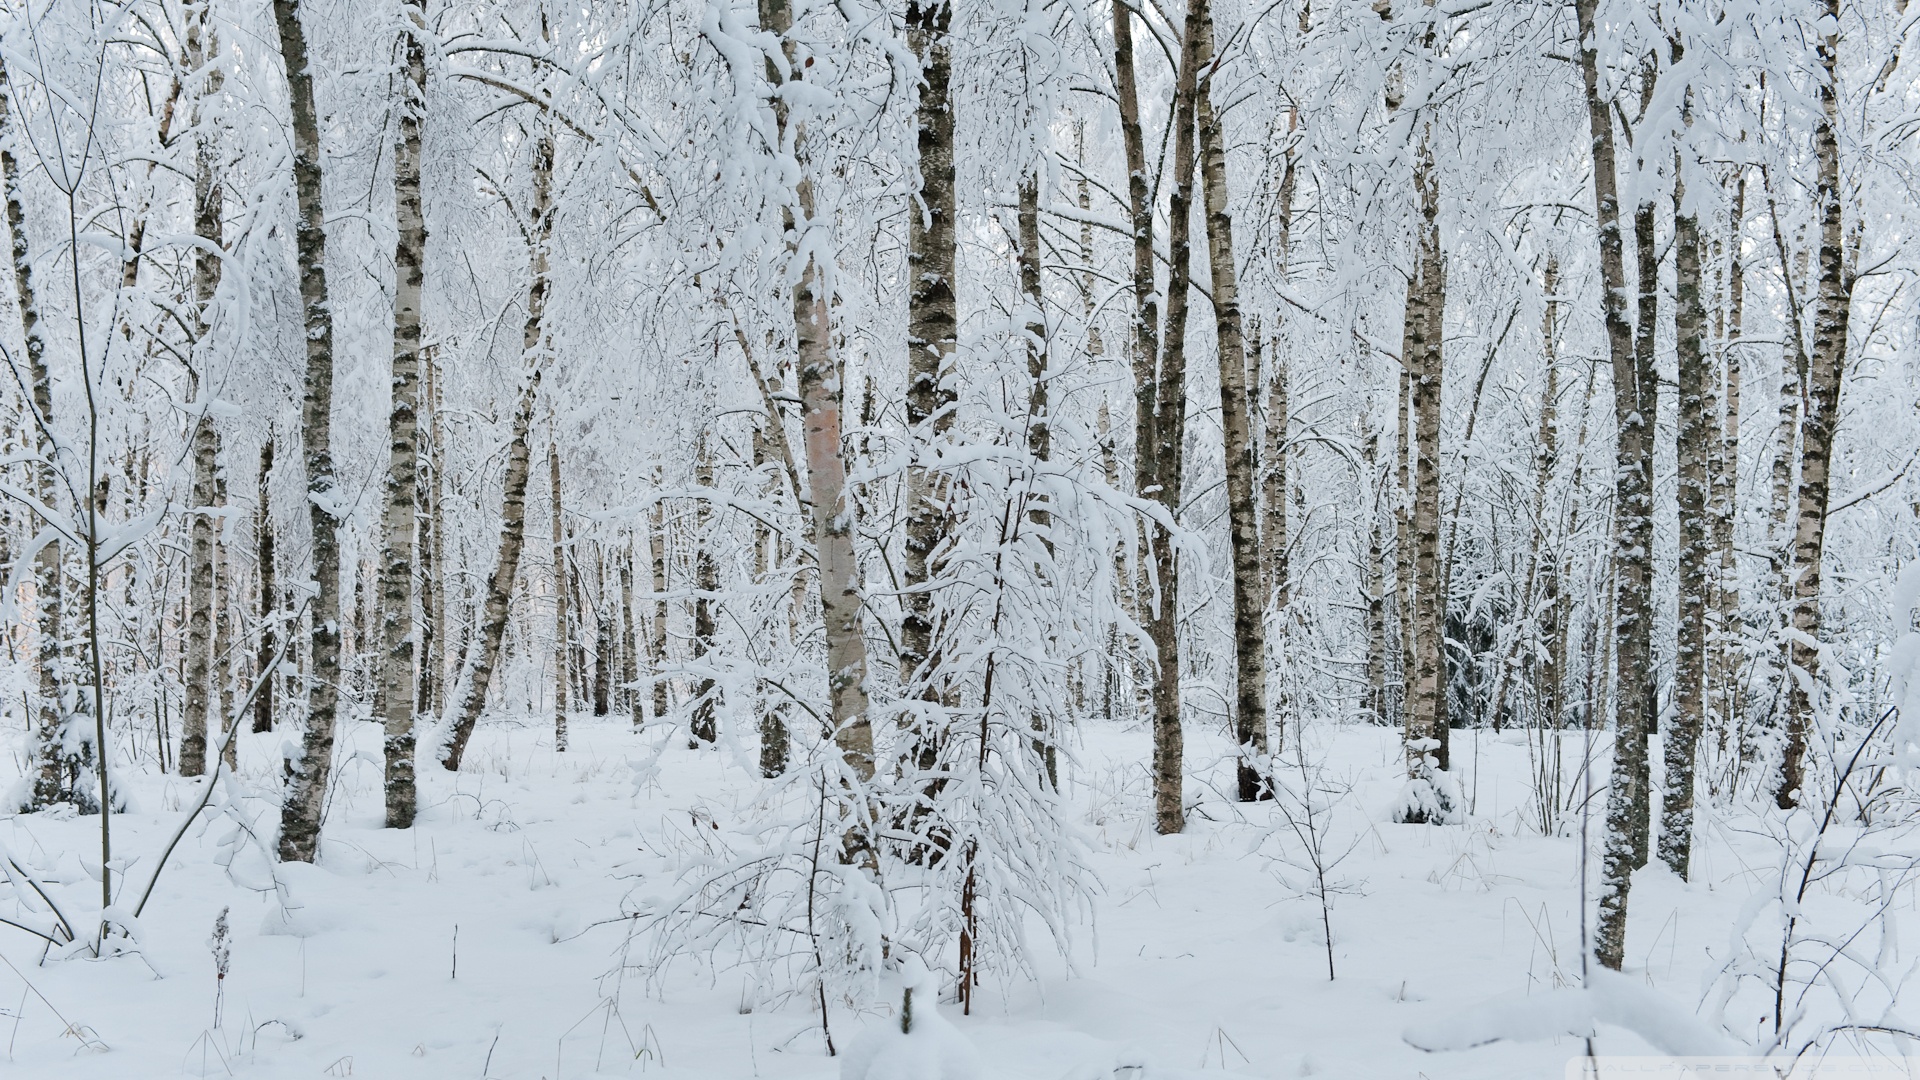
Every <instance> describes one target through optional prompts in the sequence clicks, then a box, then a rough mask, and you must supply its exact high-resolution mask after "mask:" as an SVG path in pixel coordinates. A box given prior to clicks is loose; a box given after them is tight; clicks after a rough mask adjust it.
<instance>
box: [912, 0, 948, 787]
mask: <svg viewBox="0 0 1920 1080" xmlns="http://www.w3.org/2000/svg"><path fill="white" fill-rule="evenodd" d="M952 22H953V5H952V4H951V3H950V2H949V0H908V3H907V8H906V28H907V44H908V46H909V47H910V48H912V50H913V54H914V57H915V58H916V59H918V60H919V62H920V77H921V80H922V84H921V87H920V98H919V102H918V104H917V105H916V106H915V109H914V132H915V135H916V139H917V159H916V161H917V167H918V169H919V173H920V189H919V192H918V193H917V194H918V197H917V199H916V201H915V203H914V204H913V205H912V206H911V207H910V208H909V211H908V214H907V218H908V229H907V267H908V273H909V275H910V278H911V281H910V284H909V288H908V293H907V394H906V406H907V433H908V434H907V438H908V440H909V444H910V445H911V447H912V453H913V460H912V462H911V464H910V465H909V467H908V473H907V499H908V505H907V536H906V544H905V548H904V551H903V553H902V564H903V565H902V570H901V575H900V587H901V590H902V596H901V607H902V609H903V615H902V618H901V622H900V681H901V687H902V694H903V696H905V697H908V698H919V699H921V700H923V701H925V702H928V703H934V702H938V701H940V700H941V696H942V695H941V687H940V686H939V685H938V675H937V674H936V672H935V667H936V666H937V657H936V648H937V646H936V644H935V642H934V621H933V594H932V592H931V591H930V588H931V585H932V580H933V573H934V567H933V566H932V560H933V558H934V553H935V551H936V550H937V549H938V548H939V546H940V543H941V540H942V534H943V533H944V531H945V530H944V528H943V523H944V518H945V513H944V511H943V510H942V508H941V506H940V505H939V503H938V501H937V492H936V491H935V487H936V483H937V480H936V474H935V471H934V469H933V468H932V467H931V465H930V461H931V459H933V458H934V457H935V456H936V452H935V451H934V450H932V445H933V443H934V442H935V441H937V440H938V439H939V438H940V437H941V436H942V435H944V434H945V433H946V432H947V431H948V429H949V428H951V426H952V423H953V407H954V397H953V390H952V387H951V386H949V385H947V383H946V382H945V380H946V379H947V377H948V376H949V374H950V372H949V368H950V367H951V365H952V363H953V354H954V348H955V345H956V339H955V334H956V333H957V332H958V326H959V313H958V308H957V300H956V297H955V296H954V286H955V277H954V275H955V272H956V259H957V248H956V244H957V237H956V234H955V232H954V190H953V184H954V172H953V106H952V102H951V100H950V97H951V95H950V93H949V83H950V82H951V79H952V72H953V65H952V47H951V45H950V43H949V39H948V30H949V27H950V26H951V24H952ZM929 719H930V717H928V716H927V715H925V712H924V711H922V712H921V713H919V714H915V719H912V720H909V721H908V723H909V724H910V725H911V726H913V727H915V728H917V729H918V733H917V734H916V735H914V736H913V739H914V748H913V752H912V756H913V757H914V758H915V759H916V760H917V761H918V762H919V764H920V767H921V768H922V769H928V768H931V767H932V766H933V759H934V758H935V757H936V756H937V754H938V740H939V735H938V733H937V732H934V731H931V730H928V729H927V727H926V725H927V722H928V720H929Z"/></svg>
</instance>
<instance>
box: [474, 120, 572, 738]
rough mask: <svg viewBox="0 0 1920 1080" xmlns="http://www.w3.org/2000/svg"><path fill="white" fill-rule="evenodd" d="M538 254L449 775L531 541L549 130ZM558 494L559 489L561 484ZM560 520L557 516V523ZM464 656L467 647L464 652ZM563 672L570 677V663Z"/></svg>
mask: <svg viewBox="0 0 1920 1080" xmlns="http://www.w3.org/2000/svg"><path fill="white" fill-rule="evenodd" d="M529 217H530V218H531V221H530V223H529V224H530V225H531V228H530V229H529V230H528V232H529V236H530V237H531V240H532V245H531V246H532V250H531V251H529V252H528V253H527V261H528V271H529V273H528V277H529V279H530V280H529V282H528V285H527V321H526V324H525V326H524V327H523V328H522V329H521V332H520V353H521V356H522V357H523V363H524V365H525V368H526V374H525V375H524V376H523V381H522V383H521V385H520V399H519V402H518V404H516V405H515V406H514V410H513V429H512V435H511V437H510V438H509V440H508V442H507V470H506V477H505V480H504V482H503V483H502V485H501V493H500V548H499V553H498V554H497V555H496V556H495V557H494V563H493V576H492V577H491V578H489V579H488V580H487V596H486V601H485V603H484V605H483V607H482V609H481V616H480V642H479V645H480V650H479V654H478V655H477V656H475V657H474V660H473V674H472V675H471V676H470V677H469V678H468V680H467V693H466V697H465V699H464V700H463V701H462V702H461V703H460V715H459V716H458V718H457V719H455V721H454V723H453V728H452V730H451V732H450V734H449V737H448V740H447V749H446V755H445V758H444V761H445V764H446V767H447V770H448V771H449V772H458V771H460V758H461V756H462V755H463V754H465V752H466V748H467V740H468V739H470V738H472V736H473V727H474V724H476V723H477V722H479V719H480V713H481V711H482V710H483V709H485V708H486V704H487V687H488V685H489V684H490V683H491V682H492V681H493V671H494V668H495V667H496V666H497V665H498V664H499V662H500V642H501V640H502V639H503V638H504V637H505V636H506V632H507V613H508V611H509V610H510V609H511V607H512V603H513V583H514V580H515V578H516V576H517V575H518V574H519V572H520V555H521V552H522V550H523V549H524V548H525V546H526V540H527V478H528V476H529V474H531V473H532V471H533V448H532V432H533V410H534V405H535V402H536V400H537V398H538V396H539V391H540V373H541V371H542V370H544V369H545V367H546V364H547V362H548V360H549V359H550V358H551V350H552V343H551V342H550V341H548V340H547V336H546V316H547V294H548V291H549V290H550V289H551V287H552V267H551V265H550V261H551V258H552V250H551V249H552V244H553V129H552V128H551V127H549V126H547V125H546V124H544V123H543V124H542V125H541V128H540V132H539V135H538V137H537V138H536V139H535V140H534V146H533V199H532V203H531V206H530V207H529ZM555 490H556V491H558V485H557V484H556V485H555ZM557 516H558V515H556V517H557ZM463 651H465V648H464V647H463ZM561 671H562V672H564V671H565V667H564V665H563V666H562V668H561ZM563 677H564V676H563Z"/></svg>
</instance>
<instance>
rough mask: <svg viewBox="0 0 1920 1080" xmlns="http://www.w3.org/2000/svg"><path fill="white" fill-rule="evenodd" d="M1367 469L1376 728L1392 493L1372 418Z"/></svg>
mask: <svg viewBox="0 0 1920 1080" xmlns="http://www.w3.org/2000/svg"><path fill="white" fill-rule="evenodd" d="M1366 424H1367V443H1366V467H1367V477H1368V479H1369V480H1370V481H1371V482H1372V485H1373V490H1372V492H1371V493H1370V494H1371V495H1372V499H1373V502H1372V505H1371V507H1370V508H1369V513H1368V515H1367V570H1366V583H1365V585H1364V588H1365V589H1366V602H1367V695H1368V704H1367V711H1368V712H1369V713H1370V714H1371V717H1372V721H1373V722H1374V723H1376V724H1385V723H1387V722H1388V720H1387V716H1388V713H1389V711H1390V710H1389V709H1388V701H1387V667H1388V661H1387V651H1388V644H1387V552H1386V543H1385V540H1386V529H1385V528H1384V527H1383V526H1382V524H1381V520H1380V519H1381V517H1382V516H1384V514H1385V506H1384V504H1385V502H1386V498H1387V495H1388V493H1389V492H1390V491H1391V490H1392V488H1391V482H1390V480H1389V479H1388V477H1389V473H1388V472H1387V470H1386V469H1384V468H1383V467H1382V466H1381V465H1380V464H1379V462H1380V429H1379V426H1378V424H1377V422H1375V421H1374V420H1373V419H1372V418H1368V419H1367V420H1366Z"/></svg>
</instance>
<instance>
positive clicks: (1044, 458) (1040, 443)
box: [969, 170, 1060, 992]
mask: <svg viewBox="0 0 1920 1080" xmlns="http://www.w3.org/2000/svg"><path fill="white" fill-rule="evenodd" d="M1019 202H1020V206H1019V211H1018V217H1019V225H1018V228H1019V233H1020V253H1019V262H1020V294H1021V296H1022V298H1023V299H1024V300H1025V301H1026V305H1027V324H1026V327H1025V329H1026V335H1027V453H1028V454H1029V455H1030V456H1031V457H1032V459H1033V468H1034V469H1035V471H1038V470H1040V469H1043V468H1045V467H1046V463H1047V462H1048V461H1050V460H1051V459H1052V458H1053V420H1052V417H1051V415H1050V414H1049V412H1048V403H1047V389H1048V388H1047V379H1048V374H1049V373H1048V370H1047V365H1048V363H1049V349H1048V341H1047V316H1046V310H1047V309H1046V301H1047V298H1046V291H1045V286H1044V284H1043V283H1042V281H1041V277H1040V174H1039V172H1038V171H1037V170H1036V171H1032V172H1028V173H1027V174H1026V176H1025V178H1024V179H1022V180H1021V182H1020V195H1019ZM1038 488H1039V485H1038V484H1034V485H1031V487H1030V490H1029V495H1030V496H1031V495H1036V493H1037V491H1038ZM1038 501H1039V505H1038V507H1037V508H1035V509H1034V510H1033V511H1032V512H1031V513H1030V514H1029V518H1030V519H1031V520H1032V522H1033V526H1034V528H1035V529H1037V530H1038V531H1039V533H1040V542H1041V545H1042V546H1043V547H1044V548H1045V550H1046V552H1047V554H1048V556H1049V557H1051V556H1052V554H1053V511H1052V510H1051V509H1049V508H1048V507H1049V505H1050V504H1049V503H1048V502H1046V501H1045V499H1044V497H1043V496H1042V497H1039V500H1038ZM1033 732H1034V735H1033V749H1034V753H1035V755H1036V756H1037V757H1038V758H1039V759H1040V762H1041V764H1042V766H1043V767H1044V769H1045V771H1046V777H1047V786H1048V787H1050V788H1052V789H1054V790H1056V791H1057V790H1059V787H1060V751H1059V736H1058V734H1057V733H1056V732H1053V731H1050V730H1048V729H1047V725H1046V721H1045V720H1043V719H1041V718H1040V717H1039V716H1035V717H1034V718H1033ZM969 992H971V991H969Z"/></svg>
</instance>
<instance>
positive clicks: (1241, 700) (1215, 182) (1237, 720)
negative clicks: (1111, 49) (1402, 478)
mask: <svg viewBox="0 0 1920 1080" xmlns="http://www.w3.org/2000/svg"><path fill="white" fill-rule="evenodd" d="M1187 19H1188V21H1189V22H1190V23H1191V24H1192V25H1191V26H1190V27H1189V28H1188V33H1189V34H1190V35H1192V36H1194V37H1195V38H1196V42H1195V45H1194V46H1193V48H1192V50H1191V51H1192V59H1193V62H1194V63H1195V64H1196V65H1198V66H1199V67H1201V68H1206V67H1208V66H1209V65H1211V64H1212V63H1213V12H1212V9H1211V8H1210V6H1209V4H1208V0H1191V2H1190V3H1189V4H1188V6H1187ZM1212 97H1213V78H1212V72H1211V71H1209V72H1208V74H1207V76H1206V78H1205V79H1204V81H1203V82H1201V83H1200V84H1199V85H1197V86H1196V88H1195V90H1194V109H1195V113H1196V122H1197V124H1198V126H1199V136H1200V153H1201V166H1200V170H1201V186H1202V188H1203V189H1204V199H1205V203H1206V228H1207V265H1208V266H1209V268H1210V269H1211V272H1212V278H1213V313H1214V333H1215V338H1216V340H1217V341H1218V343H1219V347H1218V349H1217V350H1216V351H1217V353H1218V354H1219V360H1220V428H1221V436H1222V439H1223V442H1224V446H1223V453H1224V455H1225V459H1226V472H1227V528H1228V536H1229V539H1230V548H1231V554H1232V562H1233V638H1234V640H1233V648H1234V690H1235V695H1234V704H1235V709H1234V731H1233V735H1234V742H1236V743H1237V744H1239V754H1240V757H1239V761H1238V763H1237V765H1236V766H1235V770H1234V772H1235V779H1236V788H1237V794H1238V796H1239V799H1240V801H1241V802H1254V801H1256V800H1259V799H1263V798H1272V797H1273V791H1272V788H1271V786H1270V785H1269V783H1268V781H1267V779H1266V777H1265V775H1264V774H1265V772H1266V769H1267V627H1266V609H1267V596H1268V595H1269V594H1268V589H1267V587H1266V581H1265V576H1264V575H1263V574H1262V573H1261V565H1260V561H1261V560H1260V518H1259V515H1258V512H1257V510H1256V508H1255V504H1254V497H1253V490H1254V463H1253V430H1252V421H1251V418H1250V417H1249V416H1248V412H1249V406H1250V405H1251V404H1252V401H1253V399H1252V397H1251V396H1250V394H1249V393H1248V389H1247V347H1246V337H1245V334H1244V332H1243V331H1242V328H1241V322H1240V283H1239V269H1238V267H1237V266H1236V265H1235V263H1234V257H1233V214H1232V210H1231V209H1230V208H1229V206H1228V202H1227V195H1228V192H1227V147H1226V139H1225V137H1224V136H1223V135H1222V134H1221V132H1220V121H1219V119H1218V117H1216V116H1215V115H1214V111H1213V101H1212ZM1282 423H1283V424H1284V421H1282ZM1281 473H1282V476H1283V477H1284V475H1285V467H1284V466H1282V469H1281ZM1281 483H1282V486H1283V487H1284V485H1285V481H1284V479H1283V480H1282V482H1281ZM1282 498H1283V500H1284V496H1283V497H1282ZM1283 504H1284V503H1283ZM1283 528H1284V526H1283Z"/></svg>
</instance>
